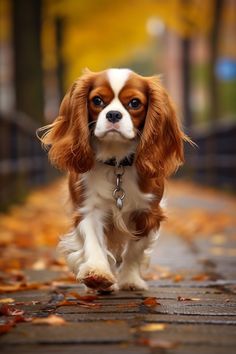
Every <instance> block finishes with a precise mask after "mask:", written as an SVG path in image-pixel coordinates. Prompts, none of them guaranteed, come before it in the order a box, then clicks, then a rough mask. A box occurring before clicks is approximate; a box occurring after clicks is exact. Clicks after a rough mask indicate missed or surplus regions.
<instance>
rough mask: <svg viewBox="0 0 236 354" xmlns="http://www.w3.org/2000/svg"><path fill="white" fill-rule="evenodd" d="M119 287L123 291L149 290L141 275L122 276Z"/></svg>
mask: <svg viewBox="0 0 236 354" xmlns="http://www.w3.org/2000/svg"><path fill="white" fill-rule="evenodd" d="M118 285H119V288H120V289H122V290H148V286H147V283H146V282H145V281H144V280H143V279H142V278H141V277H140V276H139V275H133V274H128V275H124V276H122V275H121V276H120V277H119V282H118Z"/></svg>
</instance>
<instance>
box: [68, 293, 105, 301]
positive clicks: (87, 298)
mask: <svg viewBox="0 0 236 354" xmlns="http://www.w3.org/2000/svg"><path fill="white" fill-rule="evenodd" d="M66 296H67V297H68V296H72V297H74V298H76V299H78V300H81V301H86V302H92V301H94V300H97V299H98V296H97V295H80V294H78V293H76V292H75V291H72V292H69V293H68V294H66Z"/></svg>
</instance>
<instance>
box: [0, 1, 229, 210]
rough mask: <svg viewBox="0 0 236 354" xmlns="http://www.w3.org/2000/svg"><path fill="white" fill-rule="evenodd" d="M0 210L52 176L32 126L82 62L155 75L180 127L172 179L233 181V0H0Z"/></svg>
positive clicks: (51, 110)
mask: <svg viewBox="0 0 236 354" xmlns="http://www.w3.org/2000/svg"><path fill="white" fill-rule="evenodd" d="M0 53H1V54H0V86H1V91H0V185H1V192H0V198H1V202H0V209H1V210H5V209H6V208H7V207H8V206H9V205H10V204H11V203H13V202H15V201H20V200H22V198H24V196H25V195H26V194H27V192H28V191H29V190H30V189H32V188H34V187H35V186H39V185H42V184H45V183H48V182H49V181H50V180H53V179H54V178H56V177H58V176H59V173H58V172H57V171H56V170H54V169H53V168H51V167H50V166H49V164H48V162H47V155H46V153H45V152H43V151H42V149H41V146H40V143H39V142H38V141H37V139H36V136H35V130H36V129H37V128H38V127H40V126H42V125H45V123H48V122H51V121H52V120H53V119H54V118H55V117H56V116H57V113H58V108H59V104H60V101H61V99H62V97H63V95H64V94H65V92H66V90H67V88H68V87H69V86H70V85H71V83H72V82H73V81H74V80H75V79H76V78H77V77H78V76H80V74H81V71H82V69H83V68H85V67H88V68H89V69H90V70H92V71H97V70H103V69H105V68H107V67H129V68H131V69H133V70H135V71H137V72H138V73H140V74H142V75H153V74H160V73H161V74H162V78H163V83H164V85H165V86H166V87H167V89H168V90H169V92H170V94H171V96H172V97H173V99H174V101H175V103H176V105H177V107H178V111H179V116H180V119H181V120H182V122H183V126H184V129H185V131H186V133H187V134H189V135H190V136H191V138H192V139H193V140H194V141H195V142H196V143H197V144H198V148H192V147H187V146H186V164H185V166H184V168H182V169H181V170H180V171H179V172H178V175H177V177H181V178H183V177H184V178H188V179H191V180H193V181H197V182H200V183H202V184H206V185H210V186H216V187H217V188H223V189H226V190H230V191H233V190H235V187H236V186H235V180H236V159H235V152H236V1H235V0H207V1H201V0H129V1H127V0H119V1H110V0H0Z"/></svg>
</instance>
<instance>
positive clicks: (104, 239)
mask: <svg viewBox="0 0 236 354" xmlns="http://www.w3.org/2000/svg"><path fill="white" fill-rule="evenodd" d="M44 129H45V130H46V133H44V135H43V136H42V138H41V140H42V141H43V143H44V144H45V145H48V146H49V147H50V150H49V158H50V160H51V162H52V164H54V165H55V166H57V167H58V168H60V169H62V170H65V171H67V172H68V173H69V191H70V199H71V202H72V204H73V212H74V226H73V229H72V231H71V232H70V233H69V234H67V235H65V236H64V237H63V238H62V239H61V241H60V243H59V248H60V249H61V250H62V252H63V253H64V255H65V257H66V260H67V263H68V265H69V267H70V269H71V270H72V271H73V272H74V273H75V275H76V278H77V279H78V280H79V281H80V282H81V283H84V284H85V285H86V286H88V287H90V288H94V289H98V290H104V289H107V290H111V289H114V288H119V289H130V290H133V289H147V285H146V283H145V281H144V280H143V279H142V276H141V265H143V264H144V263H145V260H146V259H147V258H148V256H149V254H150V253H151V250H152V248H153V245H154V242H155V240H156V239H157V237H158V230H159V227H160V223H161V221H162V220H163V219H164V214H163V211H162V209H161V206H160V203H161V200H162V197H163V190H164V182H165V179H166V177H167V176H169V175H170V174H171V173H172V172H174V171H175V170H176V169H177V168H178V166H179V165H180V164H181V163H182V162H183V141H185V140H186V141H189V139H188V138H187V137H186V135H185V134H184V133H183V132H182V131H181V129H180V126H179V123H178V121H177V118H176V114H175V110H174V108H173V105H172V103H171V101H170V98H169V96H168V94H167V92H166V91H165V89H164V88H163V87H162V85H161V83H160V80H159V78H158V77H142V76H140V75H138V74H136V73H134V72H133V71H131V70H129V69H109V70H105V71H102V72H98V73H93V72H90V71H86V72H85V73H84V74H83V75H82V77H80V78H79V79H78V80H77V81H75V83H74V84H73V85H72V87H71V89H70V90H69V92H68V93H67V94H66V96H65V98H64V99H63V102H62V104H61V107H60V112H59V117H57V118H56V120H55V121H54V122H53V123H52V124H50V125H48V126H46V127H43V128H41V130H44Z"/></svg>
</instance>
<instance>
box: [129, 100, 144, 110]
mask: <svg viewBox="0 0 236 354" xmlns="http://www.w3.org/2000/svg"><path fill="white" fill-rule="evenodd" d="M128 106H129V107H130V108H132V109H139V108H140V106H141V101H140V100H139V99H138V98H133V99H132V100H131V101H130V102H129V104H128Z"/></svg>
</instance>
